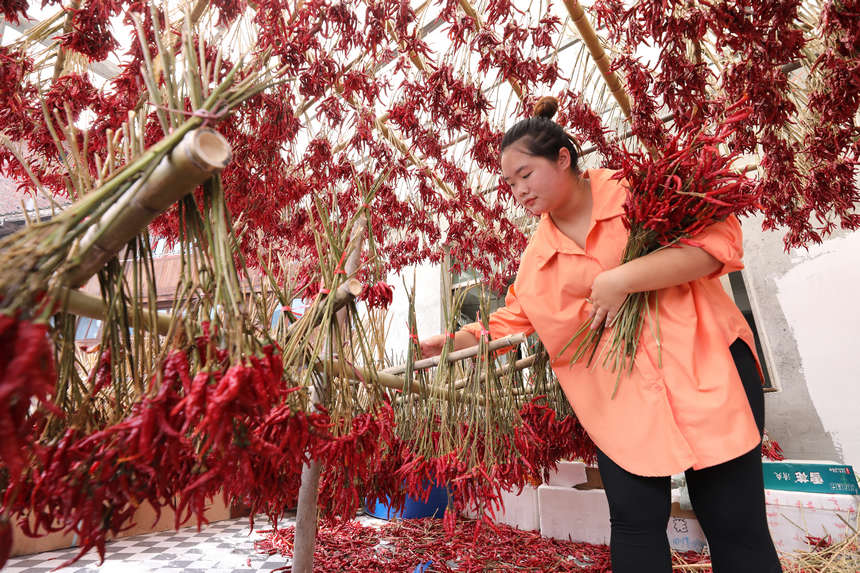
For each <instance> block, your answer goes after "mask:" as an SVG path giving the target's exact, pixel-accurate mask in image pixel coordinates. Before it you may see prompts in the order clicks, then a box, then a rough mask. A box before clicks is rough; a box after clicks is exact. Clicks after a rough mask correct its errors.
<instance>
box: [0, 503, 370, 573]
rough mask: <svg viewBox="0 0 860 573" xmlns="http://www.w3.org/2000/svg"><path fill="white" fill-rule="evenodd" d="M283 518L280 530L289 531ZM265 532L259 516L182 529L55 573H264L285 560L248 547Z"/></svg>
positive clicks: (12, 569)
mask: <svg viewBox="0 0 860 573" xmlns="http://www.w3.org/2000/svg"><path fill="white" fill-rule="evenodd" d="M358 521H360V522H361V523H362V524H364V525H374V524H379V523H385V522H384V521H381V520H378V519H375V518H373V517H368V516H361V517H359V518H358ZM294 523H295V518H287V519H284V520H282V521H281V522H280V526H281V527H284V526H287V525H293V524H294ZM267 529H271V527H270V525H269V523H268V521H267V520H266V518H265V516H259V517H258V518H257V520H256V521H255V524H254V531H253V532H252V531H251V530H250V528H249V527H248V518H247V517H244V518H239V519H231V520H227V521H219V522H217V523H213V524H211V525H209V526H207V527H204V528H203V529H202V530H201V531H199V532H198V531H197V528H196V527H187V528H183V529H180V530H179V531H173V530H169V531H163V532H160V533H150V534H147V535H138V536H135V537H126V538H123V539H118V540H116V541H111V542H109V543H108V544H107V546H106V551H105V560H104V563H102V564H101V565H98V553H97V552H96V551H95V550H93V551H90V552H89V553H87V554H86V555H84V556H83V557H81V559H80V560H78V561H77V562H76V563H74V564H73V565H70V566H68V567H65V568H64V569H61V570H60V573H79V572H80V573H83V572H98V573H240V572H241V573H256V572H265V573H270V572H271V571H272V570H273V569H277V568H279V567H286V566H288V565H289V564H290V561H289V559H287V558H285V557H282V556H280V555H268V556H267V555H265V554H261V553H257V552H256V551H255V550H254V541H255V540H257V539H262V537H263V536H262V535H260V534H259V533H257V532H258V531H259V530H267ZM76 554H77V550H76V549H75V548H70V549H63V550H57V551H51V552H47V553H37V554H34V555H24V556H21V557H15V558H12V559H10V560H9V561H8V562H7V563H6V567H4V568H3V570H2V573H48V571H51V570H53V569H54V568H55V567H57V566H58V565H60V564H61V563H63V562H64V561H66V560H68V559H69V558H71V557H73V556H75V555H76Z"/></svg>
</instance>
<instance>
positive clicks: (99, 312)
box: [60, 289, 173, 335]
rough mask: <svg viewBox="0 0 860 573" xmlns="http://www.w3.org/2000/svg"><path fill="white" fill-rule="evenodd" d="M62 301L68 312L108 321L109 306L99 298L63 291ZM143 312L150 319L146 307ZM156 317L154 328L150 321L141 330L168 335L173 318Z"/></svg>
mask: <svg viewBox="0 0 860 573" xmlns="http://www.w3.org/2000/svg"><path fill="white" fill-rule="evenodd" d="M60 300H65V310H66V312H70V313H72V314H76V315H78V316H86V317H88V318H95V319H98V320H107V316H108V309H107V305H105V302H104V301H103V300H102V299H100V298H98V297H95V296H92V295H88V294H84V293H82V292H81V291H77V290H71V289H63V292H61V294H60ZM141 311H142V312H143V316H144V317H146V318H147V319H148V318H149V317H150V313H149V310H148V309H147V308H146V307H143V308H141ZM156 317H157V318H156V323H155V327H154V328H153V325H152V323H151V322H149V321H148V320H146V321H145V322H144V323H143V324H141V325H140V326H141V328H143V329H145V330H148V331H149V332H158V334H163V335H166V334H167V333H168V332H169V331H170V323H171V322H172V321H173V318H172V317H171V316H170V315H169V314H166V313H163V312H159V313H158V314H157V315H156Z"/></svg>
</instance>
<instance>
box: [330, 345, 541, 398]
mask: <svg viewBox="0 0 860 573" xmlns="http://www.w3.org/2000/svg"><path fill="white" fill-rule="evenodd" d="M539 356H541V353H538V354H531V355H529V356H526V357H525V358H521V359H519V360H517V361H516V362H514V363H513V364H506V365H504V366H502V367H501V368H497V369H495V374H496V376H504V375H506V374H511V373H513V372H518V371H520V370H523V369H525V368H528V367H530V366H532V365H533V364H534V363H535V360H537V358H538V357H539ZM313 368H314V370H316V371H317V372H323V373H325V374H328V375H331V374H334V375H336V376H341V377H343V378H349V379H350V380H357V381H359V382H365V383H366V382H368V381H371V380H374V379H375V380H376V381H377V382H378V383H379V384H380V385H382V386H384V387H386V388H391V389H393V390H402V391H403V392H411V393H413V394H421V393H422V392H424V391H426V393H427V394H428V395H429V396H430V397H435V398H448V397H449V396H450V391H451V388H449V387H447V386H437V385H425V386H423V387H422V385H421V384H419V383H418V382H416V381H413V382H412V384H411V385H410V386H409V387H408V388H407V386H406V380H405V379H403V378H401V377H400V376H395V375H393V374H389V373H387V372H384V371H380V370H373V369H371V368H368V367H366V366H356V365H354V364H349V363H348V362H344V361H341V360H338V359H337V358H335V359H333V360H331V361H330V362H323V361H321V360H318V361H317V362H316V363H315V364H314V365H313ZM486 377H487V373H486V372H482V373H481V375H480V378H479V380H480V381H484V380H486ZM470 380H471V378H463V379H461V380H457V381H456V382H455V383H454V388H453V390H454V391H456V392H460V393H462V392H463V389H464V388H465V386H466V385H467V384H468V382H469V381H470Z"/></svg>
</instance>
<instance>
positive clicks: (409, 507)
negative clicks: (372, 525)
mask: <svg viewBox="0 0 860 573" xmlns="http://www.w3.org/2000/svg"><path fill="white" fill-rule="evenodd" d="M446 507H448V488H447V487H445V486H433V487H432V488H430V495H429V496H428V497H427V502H426V503H425V502H423V501H421V500H420V499H415V498H414V497H411V496H406V503H405V505H404V506H403V511H395V510H394V509H392V508H391V507H389V505H388V504H387V503H386V502H385V501H380V502H379V503H368V502H365V509H366V511H367V513H368V514H369V515H372V516H373V517H377V518H379V519H394V518H399V519H417V518H420V517H440V518H441V517H442V516H444V515H445V508H446Z"/></svg>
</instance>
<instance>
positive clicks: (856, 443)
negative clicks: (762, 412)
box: [743, 217, 860, 469]
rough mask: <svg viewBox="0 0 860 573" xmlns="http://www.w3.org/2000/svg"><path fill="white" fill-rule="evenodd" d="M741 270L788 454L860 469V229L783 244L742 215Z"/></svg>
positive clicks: (770, 403) (770, 413) (771, 426)
mask: <svg viewBox="0 0 860 573" xmlns="http://www.w3.org/2000/svg"><path fill="white" fill-rule="evenodd" d="M743 228H744V249H745V255H744V261H745V264H746V269H744V271H743V275H744V280H745V282H746V287H747V291H748V293H749V296H750V302H751V304H752V308H753V313H754V315H755V319H756V324H757V327H758V331H759V336H760V337H761V338H762V343H763V346H764V348H765V351H764V352H765V360H766V361H767V363H768V367H769V369H770V373H771V376H772V378H773V381H774V385H775V386H776V387H777V388H778V389H779V390H778V391H777V392H772V393H769V394H767V396H766V408H767V414H766V421H765V426H766V428H767V429H768V433H769V434H770V435H771V436H772V437H773V438H774V439H776V440H777V441H778V442H779V443H780V445H781V446H782V447H783V449H784V450H785V453H786V456H787V457H789V458H802V459H817V460H835V461H840V462H844V463H848V464H851V465H853V466H854V467H855V469H860V300H858V297H857V293H858V291H860V232H854V233H842V234H840V235H837V236H834V237H832V238H830V239H828V240H826V241H824V242H823V243H822V244H821V245H814V246H810V247H809V249H808V250H806V249H795V250H791V251H789V252H785V250H784V247H783V243H782V234H781V233H778V232H777V233H774V232H765V231H762V230H761V219H760V218H758V217H752V218H749V219H746V220H744V221H743Z"/></svg>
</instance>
